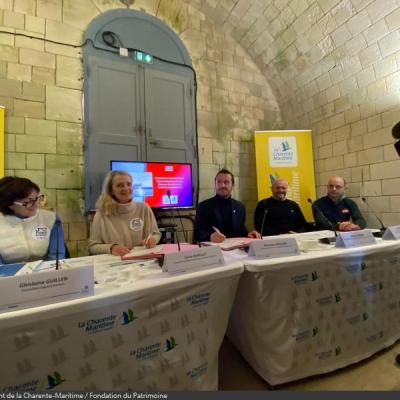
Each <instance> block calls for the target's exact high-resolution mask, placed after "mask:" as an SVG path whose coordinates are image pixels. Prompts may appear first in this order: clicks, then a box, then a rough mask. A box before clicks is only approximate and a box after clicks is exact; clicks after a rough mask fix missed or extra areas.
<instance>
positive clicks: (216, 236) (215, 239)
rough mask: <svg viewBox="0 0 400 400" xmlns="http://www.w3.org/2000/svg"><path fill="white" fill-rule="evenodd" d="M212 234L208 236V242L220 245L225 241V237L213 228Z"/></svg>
mask: <svg viewBox="0 0 400 400" xmlns="http://www.w3.org/2000/svg"><path fill="white" fill-rule="evenodd" d="M212 228H213V229H214V231H215V232H214V233H213V234H211V235H210V240H211V241H212V242H215V243H221V242H223V241H224V240H225V239H226V236H225V235H224V234H223V233H222V232H221V231H220V230H219V229H218V228H217V227H215V226H213V227H212Z"/></svg>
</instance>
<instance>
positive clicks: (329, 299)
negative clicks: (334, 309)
mask: <svg viewBox="0 0 400 400" xmlns="http://www.w3.org/2000/svg"><path fill="white" fill-rule="evenodd" d="M341 300H342V298H341V296H340V293H339V292H337V293H335V294H334V295H328V296H324V297H319V298H318V299H316V300H315V301H316V302H317V303H318V304H319V305H320V306H325V305H328V304H332V303H339V302H340V301H341Z"/></svg>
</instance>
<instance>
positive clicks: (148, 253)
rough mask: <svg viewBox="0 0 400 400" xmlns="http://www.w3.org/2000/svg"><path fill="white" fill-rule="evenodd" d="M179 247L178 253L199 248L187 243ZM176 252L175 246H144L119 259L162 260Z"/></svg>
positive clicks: (176, 247) (137, 247) (176, 246)
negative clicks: (149, 247) (168, 254)
mask: <svg viewBox="0 0 400 400" xmlns="http://www.w3.org/2000/svg"><path fill="white" fill-rule="evenodd" d="M180 247H181V249H180V251H188V250H193V249H198V248H199V246H197V245H196V244H188V243H182V244H181V245H180ZM178 251H179V249H178V245H177V244H158V245H157V246H155V247H153V248H151V249H148V248H146V247H144V246H136V247H134V248H133V249H132V250H131V251H130V252H129V253H128V254H125V255H124V256H122V257H121V258H122V259H123V260H146V259H149V258H162V257H163V256H164V255H165V254H167V253H176V252H178Z"/></svg>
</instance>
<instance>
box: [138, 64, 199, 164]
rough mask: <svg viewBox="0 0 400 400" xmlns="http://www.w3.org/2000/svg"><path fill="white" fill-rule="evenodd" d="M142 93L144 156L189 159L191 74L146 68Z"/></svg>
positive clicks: (190, 155) (176, 159)
mask: <svg viewBox="0 0 400 400" xmlns="http://www.w3.org/2000/svg"><path fill="white" fill-rule="evenodd" d="M145 93H146V96H145V112H146V153H147V159H148V160H150V161H158V160H162V161H178V162H192V160H193V154H192V153H193V152H194V148H193V143H192V126H191V125H192V122H191V121H192V119H191V96H190V78H188V77H186V76H180V75H175V74H170V73H167V72H162V71H158V70H154V69H146V70H145Z"/></svg>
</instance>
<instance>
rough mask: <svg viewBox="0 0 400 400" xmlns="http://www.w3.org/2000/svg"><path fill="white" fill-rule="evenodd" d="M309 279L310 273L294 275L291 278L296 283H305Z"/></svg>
mask: <svg viewBox="0 0 400 400" xmlns="http://www.w3.org/2000/svg"><path fill="white" fill-rule="evenodd" d="M308 279H309V276H308V274H301V275H294V276H292V277H291V278H290V280H291V281H292V282H293V283H294V284H295V285H304V284H305V283H308Z"/></svg>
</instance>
